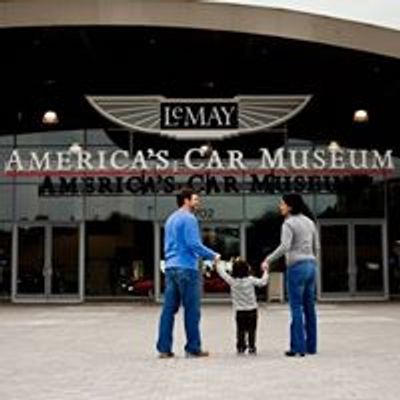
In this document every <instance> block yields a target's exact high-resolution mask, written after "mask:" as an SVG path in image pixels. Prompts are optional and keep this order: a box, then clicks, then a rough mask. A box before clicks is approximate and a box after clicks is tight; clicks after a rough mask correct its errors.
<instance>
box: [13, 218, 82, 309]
mask: <svg viewBox="0 0 400 400" xmlns="http://www.w3.org/2000/svg"><path fill="white" fill-rule="evenodd" d="M82 229H83V228H82V227H81V226H79V225H78V224H56V225H52V224H19V225H17V226H16V227H15V230H14V260H13V264H14V265H13V272H14V273H13V301H15V302H19V301H27V302H29V301H60V302H62V301H73V302H75V301H81V300H82V298H83V290H82V287H83V286H82V273H81V271H82V260H83V256H82V251H83V246H82V245H81V242H82V233H81V231H82Z"/></svg>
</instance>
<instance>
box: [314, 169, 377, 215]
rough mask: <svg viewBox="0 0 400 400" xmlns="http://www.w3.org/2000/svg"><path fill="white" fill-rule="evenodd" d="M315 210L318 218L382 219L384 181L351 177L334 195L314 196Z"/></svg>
mask: <svg viewBox="0 0 400 400" xmlns="http://www.w3.org/2000/svg"><path fill="white" fill-rule="evenodd" d="M315 208H316V214H317V217H318V218H346V217H351V218H383V217H384V215H385V211H384V210H385V204H384V181H383V180H381V179H380V178H371V177H367V176H364V177H352V178H351V180H350V181H349V183H347V184H344V185H343V186H342V187H341V188H338V191H337V192H336V193H334V194H319V195H316V198H315Z"/></svg>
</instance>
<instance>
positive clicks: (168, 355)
mask: <svg viewBox="0 0 400 400" xmlns="http://www.w3.org/2000/svg"><path fill="white" fill-rule="evenodd" d="M174 356H175V354H174V353H172V352H171V351H166V352H161V353H159V354H158V358H172V357H174Z"/></svg>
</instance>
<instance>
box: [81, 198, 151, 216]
mask: <svg viewBox="0 0 400 400" xmlns="http://www.w3.org/2000/svg"><path fill="white" fill-rule="evenodd" d="M86 204H87V206H86V219H88V220H91V221H97V220H109V219H113V218H126V219H138V220H153V219H154V218H155V205H154V196H116V197H114V196H110V197H107V196H101V197H100V196H99V197H97V196H96V197H95V196H93V197H87V198H86Z"/></svg>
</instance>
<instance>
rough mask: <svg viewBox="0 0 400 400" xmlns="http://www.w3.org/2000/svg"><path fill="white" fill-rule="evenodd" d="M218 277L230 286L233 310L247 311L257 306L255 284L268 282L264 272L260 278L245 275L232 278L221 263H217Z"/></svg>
mask: <svg viewBox="0 0 400 400" xmlns="http://www.w3.org/2000/svg"><path fill="white" fill-rule="evenodd" d="M217 272H218V274H219V275H220V277H221V278H222V279H223V280H224V281H225V282H226V283H227V284H228V285H229V286H230V287H231V297H232V304H233V309H234V310H235V311H248V310H254V309H256V308H257V299H256V292H255V290H254V287H255V286H258V287H262V286H265V285H266V284H267V282H268V273H267V272H264V274H263V276H262V277H261V278H255V277H254V276H247V277H246V278H233V277H232V276H231V275H229V274H228V273H227V272H226V271H225V269H224V268H223V267H222V265H221V264H217Z"/></svg>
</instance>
